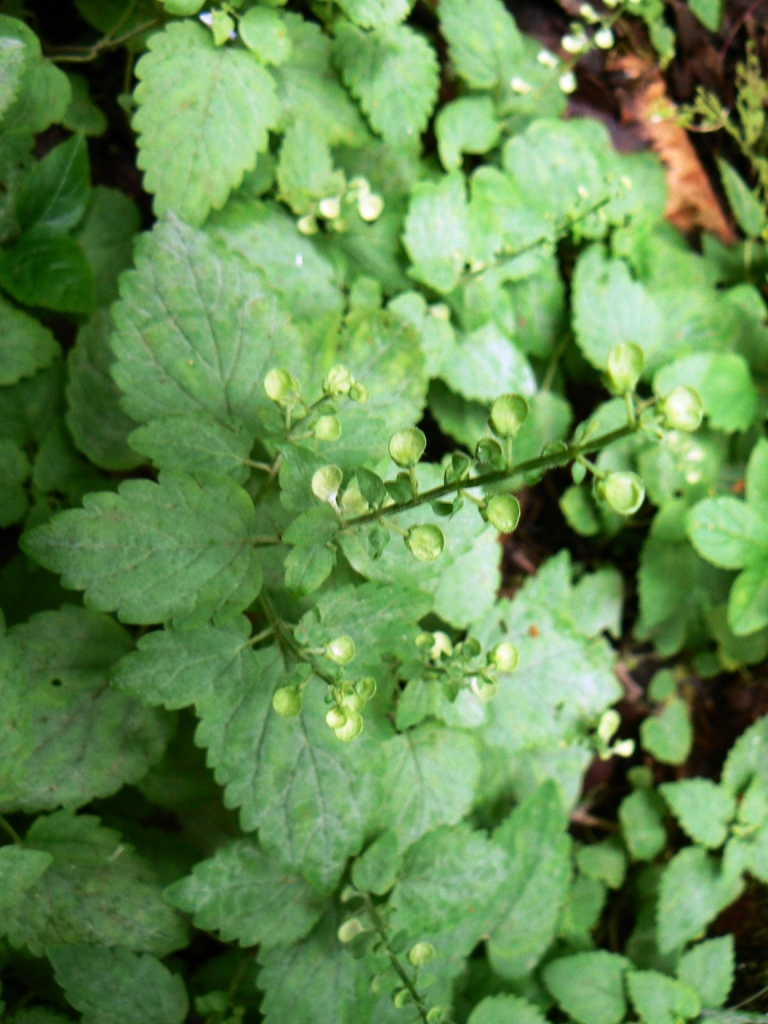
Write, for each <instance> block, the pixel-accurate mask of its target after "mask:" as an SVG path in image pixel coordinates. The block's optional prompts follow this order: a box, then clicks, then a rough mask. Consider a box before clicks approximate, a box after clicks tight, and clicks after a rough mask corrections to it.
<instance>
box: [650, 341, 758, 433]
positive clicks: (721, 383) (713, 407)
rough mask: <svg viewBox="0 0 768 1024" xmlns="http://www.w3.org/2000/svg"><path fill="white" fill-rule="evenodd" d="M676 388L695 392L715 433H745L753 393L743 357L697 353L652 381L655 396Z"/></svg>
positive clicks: (752, 409) (666, 368)
mask: <svg viewBox="0 0 768 1024" xmlns="http://www.w3.org/2000/svg"><path fill="white" fill-rule="evenodd" d="M679 385H685V386H687V387H692V388H695V389H696V390H697V391H698V393H699V394H700V395H701V400H702V402H703V403H704V412H705V413H706V415H707V416H708V417H709V422H710V424H711V425H712V426H713V427H715V429H717V430H725V431H727V432H728V433H733V432H734V431H736V430H748V429H749V427H750V426H751V424H752V422H753V420H754V418H755V414H756V411H757V391H756V390H755V385H754V382H753V380H752V374H751V373H750V371H749V365H748V364H747V361H746V360H745V359H744V357H743V356H740V355H737V354H736V353H735V352H700V353H697V354H696V355H690V356H683V357H682V358H681V359H676V360H675V361H674V362H672V363H668V364H667V365H666V366H664V367H662V369H661V370H659V371H658V373H657V374H656V376H655V377H654V378H653V390H654V391H655V393H656V394H657V395H662V396H663V395H668V394H669V392H670V391H671V390H672V389H673V388H675V387H678V386H679Z"/></svg>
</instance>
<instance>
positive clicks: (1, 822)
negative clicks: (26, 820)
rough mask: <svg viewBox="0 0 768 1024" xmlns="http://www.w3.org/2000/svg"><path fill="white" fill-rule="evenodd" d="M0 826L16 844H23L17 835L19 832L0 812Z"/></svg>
mask: <svg viewBox="0 0 768 1024" xmlns="http://www.w3.org/2000/svg"><path fill="white" fill-rule="evenodd" d="M0 828H2V829H3V831H5V832H7V833H8V835H9V836H10V837H11V839H12V840H13V841H14V843H15V844H16V845H17V846H23V845H24V841H23V839H22V838H21V836H20V835H19V833H18V832H17V831H16V829H15V828H14V827H13V825H11V823H10V822H9V821H7V820H6V818H5V817H4V815H2V814H0Z"/></svg>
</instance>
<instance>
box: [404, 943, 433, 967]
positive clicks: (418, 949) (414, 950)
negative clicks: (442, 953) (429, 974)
mask: <svg viewBox="0 0 768 1024" xmlns="http://www.w3.org/2000/svg"><path fill="white" fill-rule="evenodd" d="M434 957H435V947H434V946H433V945H432V943H431V942H417V943H416V945H415V946H411V950H410V952H409V953H408V959H409V960H410V961H411V966H412V967H424V966H426V964H428V963H429V961H430V960H433V959H434Z"/></svg>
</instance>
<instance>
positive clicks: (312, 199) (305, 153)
mask: <svg viewBox="0 0 768 1024" xmlns="http://www.w3.org/2000/svg"><path fill="white" fill-rule="evenodd" d="M256 9H257V10H258V8H256ZM277 181H278V185H279V186H280V196H281V198H282V199H283V200H284V201H285V202H286V203H287V204H288V205H289V206H290V208H291V209H292V210H293V212H294V213H297V214H301V213H308V212H310V211H312V210H314V208H315V206H316V204H317V203H318V202H319V201H320V200H321V199H325V198H333V197H337V196H340V195H342V194H343V192H344V189H345V185H346V182H345V180H344V174H343V173H342V172H341V171H338V170H334V167H333V157H332V155H331V149H330V146H329V145H328V142H327V140H326V139H325V137H324V136H323V135H322V133H321V132H320V131H318V130H317V129H316V128H315V126H314V125H312V124H308V123H307V122H306V121H296V122H294V124H292V125H291V126H290V128H288V130H287V131H286V133H285V135H284V136H283V144H282V146H281V147H280V159H279V161H278V164H277Z"/></svg>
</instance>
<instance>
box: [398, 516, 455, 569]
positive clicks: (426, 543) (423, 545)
mask: <svg viewBox="0 0 768 1024" xmlns="http://www.w3.org/2000/svg"><path fill="white" fill-rule="evenodd" d="M405 543H406V544H407V545H408V549H409V551H410V552H411V554H412V555H413V556H414V557H415V558H418V560H419V561H420V562H434V561H435V560H436V559H437V558H439V557H440V555H442V553H443V548H444V547H445V538H444V537H443V531H442V530H441V529H440V527H439V526H433V525H432V524H431V523H428V524H426V525H423V526H412V527H411V528H410V530H409V531H408V533H407V534H406V537H405Z"/></svg>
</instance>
